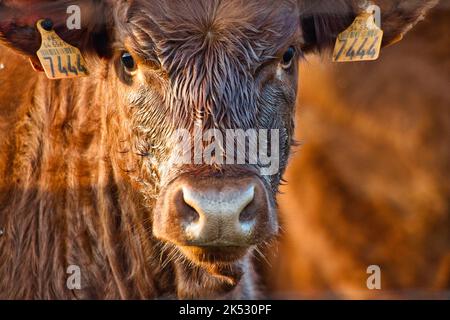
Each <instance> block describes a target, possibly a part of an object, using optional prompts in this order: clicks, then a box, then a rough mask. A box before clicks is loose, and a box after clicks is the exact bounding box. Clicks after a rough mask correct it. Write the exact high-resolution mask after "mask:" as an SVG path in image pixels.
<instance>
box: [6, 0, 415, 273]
mask: <svg viewBox="0 0 450 320" xmlns="http://www.w3.org/2000/svg"><path fill="white" fill-rule="evenodd" d="M66 2H67V3H66ZM68 4H69V2H68V1H57V2H50V1H36V2H33V4H32V5H30V2H28V1H7V2H6V3H5V4H3V5H2V4H0V8H1V10H2V11H0V12H1V14H2V15H3V16H2V18H4V19H2V21H3V22H1V23H0V35H1V37H0V39H2V41H3V42H4V43H6V44H7V45H9V46H11V47H13V48H15V49H17V50H18V51H19V52H21V53H25V54H27V55H29V56H30V57H31V59H33V60H35V56H34V53H35V52H36V50H37V48H38V46H39V37H38V35H37V33H36V30H35V27H34V24H35V22H36V21H37V20H38V19H41V18H44V17H47V18H51V19H52V20H53V21H54V25H55V29H56V31H57V32H58V33H59V34H60V35H61V36H62V37H63V38H64V39H65V40H66V41H68V42H71V43H72V44H74V45H76V46H78V47H79V48H80V49H81V50H82V51H83V52H84V53H85V55H86V59H87V60H88V62H89V61H91V62H90V63H89V67H90V69H91V75H92V77H95V76H97V77H98V78H99V79H100V80H99V79H97V80H96V83H97V84H98V83H99V82H100V81H101V82H103V85H104V86H105V87H106V88H107V89H105V95H108V97H109V98H108V99H106V98H105V97H99V99H102V101H109V105H108V109H109V111H110V112H111V113H115V112H116V113H121V114H125V115H126V118H127V119H128V123H127V124H125V123H124V124H123V126H124V127H126V129H125V130H126V131H128V135H127V139H128V141H127V142H128V143H129V145H131V148H130V150H128V152H129V153H132V156H133V157H135V158H136V159H138V160H136V162H137V163H139V170H138V171H140V173H139V174H134V176H133V177H134V178H136V177H137V178H136V179H135V180H138V183H137V184H136V188H139V190H140V192H141V193H142V194H144V195H146V196H147V197H146V199H148V202H147V203H146V205H147V206H149V207H152V208H153V210H152V212H153V215H152V217H149V218H150V219H151V221H152V228H153V235H154V236H156V237H157V238H159V239H162V240H164V241H165V242H167V243H168V244H170V245H171V246H174V247H175V248H176V249H177V252H180V253H181V254H182V255H183V256H184V257H187V258H188V259H189V260H190V261H192V262H194V263H195V264H197V265H206V266H211V265H216V266H217V265H222V264H223V265H230V264H233V263H235V262H236V261H238V260H240V259H241V258H242V257H243V256H244V255H245V254H246V253H247V252H248V250H249V248H251V247H253V246H255V245H259V244H261V243H264V242H265V241H267V240H268V239H269V238H271V237H272V236H273V235H275V234H276V233H277V230H278V221H277V220H278V219H277V216H276V209H275V208H276V203H275V195H276V192H277V190H278V186H279V184H280V180H281V177H282V174H283V172H284V169H285V166H286V163H287V159H288V155H289V150H290V147H291V145H292V141H293V138H292V132H293V126H294V125H293V116H294V106H295V100H296V88H297V68H298V66H297V62H298V58H300V57H301V56H302V55H303V54H304V53H306V52H309V51H314V50H317V49H322V48H326V47H327V46H329V45H330V44H331V43H332V42H333V40H334V39H335V38H336V35H337V34H338V33H339V32H341V31H342V30H344V29H345V27H346V26H348V25H349V23H351V21H352V19H353V18H354V17H355V15H356V14H357V12H358V6H357V4H356V1H344V0H342V1H278V2H275V3H274V2H273V1H268V0H267V1H266V0H264V1H261V0H258V1H209V0H208V1H200V0H196V1H179V0H176V1H175V0H174V1H172V0H171V1H140V0H136V1H114V2H112V1H111V2H107V1H105V2H102V3H98V2H94V1H92V2H91V1H80V2H79V5H80V7H81V9H82V10H81V12H82V21H83V29H82V30H66V28H65V27H64V25H65V24H64V17H66V14H65V10H66V8H67V5H68ZM70 4H73V2H72V1H70ZM402 8H405V7H402ZM421 8H422V6H419V5H418V4H416V6H413V7H412V8H411V9H410V11H411V12H409V14H410V15H409V16H408V19H406V20H405V22H404V23H403V24H402V23H400V22H399V23H398V26H397V25H396V29H395V30H385V32H386V34H387V39H388V40H387V41H389V40H392V39H393V38H395V35H397V34H398V33H400V32H402V31H403V29H404V25H405V24H410V23H412V22H413V21H415V20H414V19H412V18H409V17H410V16H414V17H416V18H417V17H418V16H419V14H420V9H421ZM412 12H413V13H414V14H413V13H412ZM392 17H394V18H395V19H399V20H401V19H400V18H399V17H398V16H396V15H392ZM393 25H395V24H393ZM400 26H401V28H400ZM35 62H36V61H35ZM111 97H112V98H111ZM112 102H113V103H112ZM111 134H114V133H111ZM230 137H231V138H230ZM117 139H118V138H117ZM239 139H240V140H239ZM112 140H113V139H112ZM242 145H244V146H242ZM112 149H114V148H112ZM199 150H200V151H199ZM111 152H119V151H118V150H116V149H114V150H112V151H111ZM267 159H269V160H270V161H267ZM130 175H131V173H130Z"/></svg>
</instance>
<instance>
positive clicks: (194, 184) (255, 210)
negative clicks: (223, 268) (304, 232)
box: [168, 178, 269, 246]
mask: <svg viewBox="0 0 450 320" xmlns="http://www.w3.org/2000/svg"><path fill="white" fill-rule="evenodd" d="M177 189H178V191H177V192H173V193H172V199H168V200H169V203H171V207H172V209H174V210H171V211H172V213H174V212H173V211H176V212H175V214H176V219H173V220H176V221H178V226H177V227H178V228H177V229H178V230H179V233H181V238H182V239H184V241H185V242H186V244H187V245H193V246H248V245H250V244H251V243H252V242H253V240H255V239H256V238H258V235H257V234H256V233H257V229H258V227H259V228H261V226H267V225H269V221H268V215H269V207H268V206H269V204H268V200H267V196H266V192H265V189H264V186H263V185H262V183H261V182H260V181H258V179H256V178H249V179H243V180H240V181H235V182H234V183H232V182H230V181H226V180H225V181H221V180H214V181H209V182H208V181H206V182H205V181H203V182H199V181H195V179H188V180H184V181H183V182H182V183H180V185H179V186H178V188H177ZM261 231H263V230H261Z"/></svg>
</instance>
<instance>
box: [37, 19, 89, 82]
mask: <svg viewBox="0 0 450 320" xmlns="http://www.w3.org/2000/svg"><path fill="white" fill-rule="evenodd" d="M43 21H44V20H39V21H38V22H37V24H36V26H37V29H38V30H39V33H40V34H41V38H42V43H41V47H40V48H39V50H38V52H37V53H36V54H37V56H38V58H39V61H40V62H41V65H42V67H43V68H44V71H45V74H46V75H47V77H48V78H49V79H67V78H75V77H84V76H87V75H88V74H89V72H88V70H87V68H86V62H85V61H84V59H83V56H82V55H81V53H80V50H78V48H76V47H74V46H71V45H70V44H68V43H66V42H64V41H63V40H62V39H61V38H60V37H59V36H58V35H57V34H56V32H55V31H54V30H53V29H51V30H45V29H44V28H43V27H42V25H41V23H42V22H43Z"/></svg>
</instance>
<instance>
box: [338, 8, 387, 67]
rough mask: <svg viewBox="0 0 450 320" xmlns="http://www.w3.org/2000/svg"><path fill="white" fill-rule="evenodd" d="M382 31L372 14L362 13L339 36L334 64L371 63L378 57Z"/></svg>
mask: <svg viewBox="0 0 450 320" xmlns="http://www.w3.org/2000/svg"><path fill="white" fill-rule="evenodd" d="M382 41H383V30H381V29H380V28H379V27H378V26H377V24H376V23H375V18H374V15H373V14H372V13H369V12H363V13H361V14H360V15H359V16H358V17H356V19H355V21H354V22H353V24H352V25H351V26H350V27H348V29H346V30H345V31H343V32H342V33H340V34H339V36H338V37H337V39H336V46H335V48H334V52H333V61H334V62H353V61H371V60H376V59H378V57H379V56H380V50H381V43H382Z"/></svg>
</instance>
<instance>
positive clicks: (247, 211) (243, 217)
mask: <svg viewBox="0 0 450 320" xmlns="http://www.w3.org/2000/svg"><path fill="white" fill-rule="evenodd" d="M252 204H253V202H250V203H249V204H248V205H247V206H246V207H245V208H244V210H242V212H241V213H240V214H239V222H249V221H252V220H254V219H255V217H256V213H255V208H254V206H253V205H252Z"/></svg>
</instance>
